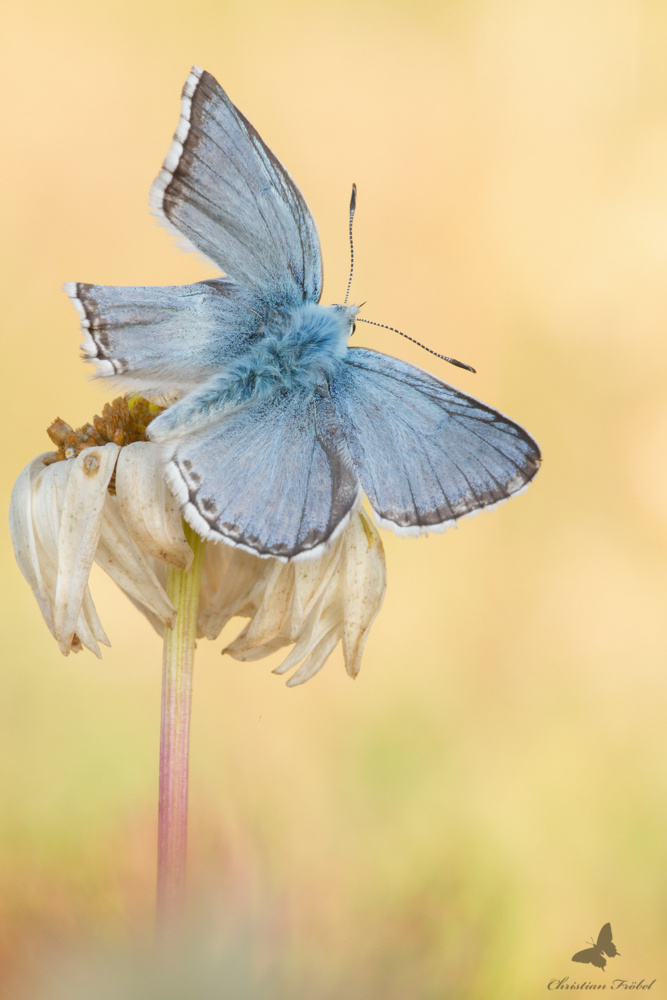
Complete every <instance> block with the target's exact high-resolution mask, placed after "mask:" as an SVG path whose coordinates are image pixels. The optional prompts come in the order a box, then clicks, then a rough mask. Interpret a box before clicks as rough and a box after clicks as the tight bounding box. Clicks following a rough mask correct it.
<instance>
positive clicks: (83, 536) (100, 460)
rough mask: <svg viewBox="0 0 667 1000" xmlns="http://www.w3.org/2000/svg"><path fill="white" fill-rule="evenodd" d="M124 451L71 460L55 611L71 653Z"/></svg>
mask: <svg viewBox="0 0 667 1000" xmlns="http://www.w3.org/2000/svg"><path fill="white" fill-rule="evenodd" d="M119 451H120V448H119V447H118V445H116V444H106V445H104V447H102V448H86V449H84V451H82V452H81V453H80V454H79V455H78V456H77V458H76V459H72V460H71V467H70V469H69V476H68V479H67V490H66V493H65V500H64V505H63V507H62V518H61V522H60V532H59V535H58V583H57V587H56V600H55V608H54V624H55V632H56V638H57V639H58V643H59V645H60V648H61V650H62V651H63V652H65V651H66V650H67V651H69V648H70V646H71V643H72V637H73V635H74V632H75V629H76V624H77V619H78V617H79V613H80V611H81V603H82V601H83V593H84V589H85V587H86V584H87V583H88V577H89V575H90V567H91V566H92V564H93V559H94V557H95V552H96V549H97V543H98V539H99V537H100V530H101V527H102V511H103V510H104V505H105V500H106V497H107V486H108V485H109V480H110V479H111V476H112V474H113V470H114V466H115V464H116V458H117V457H118V452H119ZM68 464H70V463H68Z"/></svg>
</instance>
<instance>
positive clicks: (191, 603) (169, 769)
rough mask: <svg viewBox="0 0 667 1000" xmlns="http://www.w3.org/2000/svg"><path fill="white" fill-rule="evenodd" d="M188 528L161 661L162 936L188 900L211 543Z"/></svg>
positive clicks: (171, 589)
mask: <svg viewBox="0 0 667 1000" xmlns="http://www.w3.org/2000/svg"><path fill="white" fill-rule="evenodd" d="M185 534H186V537H187V539H188V542H189V543H190V545H191V547H192V549H193V552H194V561H193V564H192V569H191V570H190V572H189V573H184V572H183V571H182V570H179V569H175V568H174V567H170V568H169V570H168V572H167V595H168V596H169V599H170V600H171V601H172V603H173V604H174V606H175V608H176V610H177V616H176V622H175V624H174V628H173V629H165V636H164V656H163V665H162V720H161V730H160V797H159V809H158V866H157V930H158V936H159V937H160V938H161V939H165V938H169V939H171V938H173V937H174V935H175V934H176V935H178V934H179V933H180V930H181V928H182V924H183V915H184V902H185V859H186V850H187V831H188V757H189V749H190V707H191V704H192V669H193V665H194V655H195V640H196V634H197V607H198V603H199V585H200V582H201V571H202V562H203V558H204V547H205V544H206V543H205V542H203V541H202V540H201V539H200V538H199V536H198V535H196V534H195V533H194V532H193V531H192V530H191V529H190V528H189V527H188V526H185Z"/></svg>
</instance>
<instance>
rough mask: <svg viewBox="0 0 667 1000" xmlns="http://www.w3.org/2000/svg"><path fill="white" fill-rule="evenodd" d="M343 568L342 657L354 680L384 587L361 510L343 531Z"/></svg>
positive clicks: (378, 549)
mask: <svg viewBox="0 0 667 1000" xmlns="http://www.w3.org/2000/svg"><path fill="white" fill-rule="evenodd" d="M344 567H345V576H344V586H343V601H344V604H343V619H344V628H343V655H344V656H345V667H346V670H347V672H348V674H349V675H350V677H356V676H357V674H358V673H359V667H360V665H361V654H362V652H363V649H364V645H365V643H366V639H367V638H368V633H369V632H370V628H371V625H372V624H373V622H374V621H375V618H376V616H377V614H378V612H379V610H380V608H381V606H382V601H383V599H384V592H385V590H386V588H387V570H386V566H385V561H384V549H383V547H382V541H381V539H380V536H379V534H378V532H377V530H376V528H375V526H374V525H373V523H372V522H371V520H370V519H369V518H368V517H367V516H366V514H365V513H364V512H363V511H359V513H358V515H357V516H354V515H353V516H352V519H351V521H350V526H349V527H348V529H347V531H346V532H345V560H344Z"/></svg>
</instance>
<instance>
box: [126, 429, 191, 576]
mask: <svg viewBox="0 0 667 1000" xmlns="http://www.w3.org/2000/svg"><path fill="white" fill-rule="evenodd" d="M116 496H117V498H118V505H119V507H120V512H121V514H122V516H123V520H124V521H125V524H126V525H127V529H128V531H129V532H130V535H131V536H132V538H133V539H134V541H135V542H136V543H137V545H138V546H139V548H140V549H142V550H143V551H144V552H146V553H148V555H150V556H153V557H154V558H155V559H161V560H162V561H163V562H166V563H170V564H171V565H172V566H177V567H178V569H182V570H185V571H186V572H187V570H189V569H190V567H191V565H192V559H193V552H192V549H191V548H190V546H189V545H188V543H187V541H186V539H185V535H184V534H183V526H182V519H181V510H180V506H179V504H178V502H177V500H176V498H175V497H174V494H173V493H172V492H171V490H170V489H169V487H168V486H167V484H166V482H165V480H164V477H163V475H162V462H161V460H160V449H159V448H158V447H157V446H156V445H154V444H150V443H149V442H147V441H136V442H135V443H134V444H130V445H127V446H126V447H125V448H123V449H121V453H120V455H119V456H118V464H117V466H116Z"/></svg>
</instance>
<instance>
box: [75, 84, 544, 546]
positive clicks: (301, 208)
mask: <svg viewBox="0 0 667 1000" xmlns="http://www.w3.org/2000/svg"><path fill="white" fill-rule="evenodd" d="M150 204H151V207H152V209H153V212H154V213H155V214H156V215H157V216H158V218H159V219H160V220H161V221H162V222H163V223H164V224H165V225H167V227H168V228H170V229H172V230H175V231H176V233H177V235H178V236H179V238H180V239H181V243H183V240H184V241H185V245H186V247H188V248H189V249H193V250H196V251H198V252H199V253H201V254H203V255H204V256H205V257H207V258H208V259H209V260H210V261H212V262H213V263H214V264H215V265H217V267H219V268H220V270H221V271H222V272H223V274H224V277H218V278H214V279H211V280H208V281H200V282H197V283H196V284H192V285H186V286H177V287H152V288H141V287H129V288H116V287H107V286H104V285H91V284H83V283H78V284H74V283H70V284H68V285H66V286H65V290H66V291H67V292H68V294H69V295H70V297H71V299H72V300H73V302H74V305H75V306H76V308H77V310H78V312H79V314H80V318H81V325H82V328H83V332H84V338H85V339H84V344H83V353H84V357H85V358H86V360H88V361H90V362H92V363H93V364H94V366H95V373H96V375H97V376H98V377H101V378H102V379H108V380H110V381H113V382H114V383H116V384H119V385H120V386H121V387H124V388H126V389H127V390H129V391H132V392H139V393H141V394H142V395H145V396H149V397H156V396H162V395H170V394H172V397H173V396H176V397H177V401H176V402H174V403H173V405H171V406H169V407H168V408H167V409H165V410H164V411H163V412H162V413H161V414H160V415H159V416H158V417H157V418H156V419H155V420H154V421H153V422H152V423H151V424H150V426H149V428H148V436H149V438H150V439H151V440H152V441H153V442H155V443H157V444H159V446H160V447H161V449H162V455H163V458H164V463H165V475H166V477H167V480H168V482H169V484H170V486H171V488H172V490H173V492H174V493H175V495H176V497H177V499H178V500H179V501H180V503H181V505H182V511H183V516H184V517H185V519H186V520H187V521H188V522H189V523H190V524H191V526H192V527H193V528H194V529H195V530H196V531H197V532H198V533H199V534H200V535H201V536H203V537H205V538H208V539H212V540H215V541H224V542H227V543H229V544H231V545H235V546H238V547H239V548H241V549H245V550H246V551H248V552H251V553H254V554H256V555H258V556H263V557H269V556H273V557H277V558H278V559H281V560H291V559H298V558H305V557H307V556H310V555H318V554H320V553H321V552H322V551H323V549H324V548H325V547H326V546H327V545H329V544H330V543H331V542H332V541H333V540H334V539H335V538H336V537H337V535H338V534H339V533H340V532H341V531H342V530H343V528H344V527H345V525H346V524H347V522H348V520H349V518H350V516H351V514H352V513H353V511H354V510H355V509H356V508H357V507H358V506H359V504H360V502H361V499H362V493H363V492H365V494H366V496H367V497H368V500H369V502H370V504H371V506H372V507H373V510H374V512H375V515H376V518H377V520H378V522H379V524H380V525H381V526H384V527H387V528H392V529H393V530H394V531H396V532H397V533H398V534H400V535H418V534H422V533H425V532H429V531H441V530H443V529H444V528H446V527H447V526H448V525H451V524H453V523H455V522H456V520H457V519H458V518H460V517H463V516H465V515H467V514H474V513H476V512H477V511H478V510H480V509H482V508H484V507H492V506H494V505H495V504H497V503H499V502H501V501H503V500H506V499H507V498H508V497H509V496H511V495H512V494H516V493H519V492H521V490H523V489H524V488H525V487H526V486H527V485H528V483H529V482H530V481H531V479H532V478H533V476H534V475H535V473H536V472H537V469H538V468H539V464H540V452H539V448H538V445H537V443H536V442H535V441H534V440H533V438H532V437H531V436H530V435H529V434H528V433H527V432H526V431H525V430H524V429H523V428H522V427H520V426H519V425H518V424H516V423H514V422H513V421H511V420H509V419H508V418H507V417H504V416H503V415H502V414H500V413H498V412H497V411H496V410H494V409H492V408H490V407H488V406H486V405H485V404H484V403H481V402H478V401H477V400H475V399H473V398H472V397H471V396H468V395H466V394H465V393H463V392H460V391H459V390H458V389H456V388H454V387H452V386H450V385H448V384H446V383H445V382H442V381H440V379H438V378H435V377H434V376H433V375H431V374H429V373H428V372H427V371H424V370H422V369H421V368H417V367H415V366H414V365H410V364H407V363H406V362H404V361H400V360H398V359H397V358H393V357H390V356H389V355H386V354H382V353H379V352H377V351H373V350H368V349H366V348H360V347H350V346H349V345H348V340H349V338H350V336H351V335H352V333H353V332H354V328H355V319H356V316H357V313H358V311H359V307H357V306H354V305H347V297H346V302H345V303H344V304H342V305H341V304H338V305H321V304H320V296H321V290H322V259H321V252H320V243H319V237H318V233H317V227H316V225H315V221H314V219H313V216H312V215H311V213H310V210H309V208H308V206H307V204H306V202H305V200H304V198H303V196H302V194H301V192H300V191H299V189H298V187H297V186H296V184H295V182H294V181H293V180H292V178H291V177H290V175H289V174H288V173H287V171H286V170H285V168H284V167H283V166H282V164H281V163H280V161H279V160H278V159H277V158H276V156H275V155H274V154H273V153H272V152H271V150H270V149H269V148H268V146H267V145H266V144H265V143H264V142H263V141H262V139H261V138H260V136H259V135H258V134H257V132H256V131H255V129H254V128H253V127H252V125H251V124H250V122H248V120H247V119H246V118H245V117H244V116H243V115H242V114H241V112H240V111H239V110H238V109H237V108H236V107H235V106H234V104H232V102H231V101H230V99H229V98H228V97H227V95H226V94H225V92H224V91H223V90H222V88H221V87H220V85H219V84H218V83H217V82H216V80H215V79H214V78H213V77H212V76H211V75H210V74H209V73H206V72H204V71H203V70H201V69H199V68H198V67H195V68H193V70H192V72H191V73H190V75H189V76H188V78H187V80H186V83H185V86H184V88H183V92H182V97H181V115H180V120H179V123H178V127H177V129H176V133H175V135H174V139H173V142H172V145H171V148H170V149H169V152H168V154H167V157H166V159H165V161H164V164H163V167H162V169H161V171H160V173H159V175H158V177H157V179H156V180H155V182H154V183H153V186H152V189H151V195H150ZM353 207H354V206H351V216H352V210H353ZM348 292H349V285H348ZM464 367H465V366H464Z"/></svg>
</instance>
